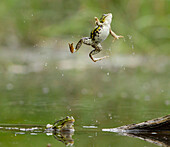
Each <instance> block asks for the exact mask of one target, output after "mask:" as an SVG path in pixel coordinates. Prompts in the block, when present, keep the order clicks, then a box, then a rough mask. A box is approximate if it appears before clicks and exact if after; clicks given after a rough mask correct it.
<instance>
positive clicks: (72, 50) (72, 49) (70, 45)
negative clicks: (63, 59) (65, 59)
mask: <svg viewBox="0 0 170 147" xmlns="http://www.w3.org/2000/svg"><path fill="white" fill-rule="evenodd" d="M68 45H69V48H70V52H71V53H74V47H73V43H71V44H70V43H69V44H68Z"/></svg>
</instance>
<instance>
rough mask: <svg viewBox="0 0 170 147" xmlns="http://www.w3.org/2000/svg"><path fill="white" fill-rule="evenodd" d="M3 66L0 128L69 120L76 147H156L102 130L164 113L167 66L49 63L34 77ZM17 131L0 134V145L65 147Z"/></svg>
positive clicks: (169, 103)
mask: <svg viewBox="0 0 170 147" xmlns="http://www.w3.org/2000/svg"><path fill="white" fill-rule="evenodd" d="M75 62H76V61H75ZM89 62H90V61H89ZM15 64H17V62H15ZM9 65H11V63H8V64H3V66H1V68H0V124H4V125H7V124H17V125H23V124H30V125H46V124H48V123H53V122H55V121H56V120H58V119H60V118H62V117H65V116H73V117H74V118H75V120H76V121H75V132H74V135H73V136H72V138H73V140H74V146H76V147H80V146H81V147H87V146H89V147H105V146H106V147H111V146H116V147H127V146H129V147H131V146H137V147H144V146H145V147H152V146H156V145H154V144H152V143H149V142H146V141H143V140H140V139H137V138H132V137H127V136H121V135H119V134H117V133H111V132H103V131H102V128H114V127H119V126H122V125H126V124H131V123H139V122H142V121H145V120H149V119H152V118H157V117H161V116H164V115H167V114H169V113H170V99H169V97H170V91H169V89H170V85H169V65H167V66H166V67H165V69H164V70H163V71H161V72H158V71H155V70H153V69H150V68H145V67H136V68H126V69H125V68H115V67H112V68H105V65H102V68H101V66H98V65H97V66H95V67H93V66H92V67H89V68H82V69H81V68H80V69H74V68H73V69H60V68H57V69H56V66H58V65H57V63H55V62H52V63H50V64H48V65H45V66H44V67H43V69H42V70H41V71H39V72H19V71H20V70H21V69H20V67H18V66H15V68H16V69H17V72H15V70H9V68H7V67H8V66H9ZM23 65H24V63H23ZM24 66H27V65H24ZM10 69H11V68H10ZM26 69H27V68H26ZM90 127H95V128H90ZM21 132H22V131H5V130H1V131H0V146H3V147H6V146H7V147H14V146H15V147H16V146H17V147H21V146H22V147H23V146H24V147H30V146H32V147H33V146H34V147H35V146H44V147H45V146H47V144H50V145H51V146H52V147H53V146H65V145H64V144H63V143H62V142H59V141H57V140H56V139H55V138H54V137H53V135H48V134H46V133H42V132H39V133H31V132H23V133H21Z"/></svg>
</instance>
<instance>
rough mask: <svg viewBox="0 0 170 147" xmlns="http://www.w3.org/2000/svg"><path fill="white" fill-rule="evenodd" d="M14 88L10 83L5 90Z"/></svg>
mask: <svg viewBox="0 0 170 147" xmlns="http://www.w3.org/2000/svg"><path fill="white" fill-rule="evenodd" d="M13 88H14V86H13V84H11V83H8V84H7V85H6V89H7V90H12V89H13Z"/></svg>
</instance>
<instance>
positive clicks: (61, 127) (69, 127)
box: [52, 116, 75, 131]
mask: <svg viewBox="0 0 170 147" xmlns="http://www.w3.org/2000/svg"><path fill="white" fill-rule="evenodd" d="M74 122H75V119H74V118H73V117H72V116H71V117H69V116H67V117H66V118H64V119H61V120H57V121H56V122H55V123H54V124H53V125H52V128H53V129H54V130H56V131H74V127H73V125H74Z"/></svg>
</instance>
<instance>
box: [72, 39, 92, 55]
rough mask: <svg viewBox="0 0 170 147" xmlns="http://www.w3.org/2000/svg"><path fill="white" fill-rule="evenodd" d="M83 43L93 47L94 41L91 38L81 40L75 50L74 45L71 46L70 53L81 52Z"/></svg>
mask: <svg viewBox="0 0 170 147" xmlns="http://www.w3.org/2000/svg"><path fill="white" fill-rule="evenodd" d="M82 43H84V44H86V45H91V44H92V41H91V38H89V37H83V38H81V39H80V40H79V42H78V43H77V45H76V47H75V49H74V47H73V43H72V44H69V47H70V52H71V53H74V52H77V51H78V50H79V48H80V47H81V45H82Z"/></svg>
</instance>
